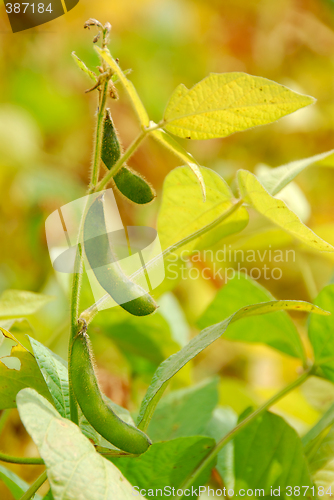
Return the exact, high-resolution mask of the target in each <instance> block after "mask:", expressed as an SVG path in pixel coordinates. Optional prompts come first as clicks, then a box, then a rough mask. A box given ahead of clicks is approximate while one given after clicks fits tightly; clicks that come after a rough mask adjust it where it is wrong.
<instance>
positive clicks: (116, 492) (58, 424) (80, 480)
mask: <svg viewBox="0 0 334 500" xmlns="http://www.w3.org/2000/svg"><path fill="white" fill-rule="evenodd" d="M17 406H18V410H19V413H20V417H21V420H22V422H23V424H24V426H25V428H26V429H27V431H28V432H29V434H30V436H31V437H32V439H33V440H34V442H35V444H36V446H37V448H38V450H39V453H40V455H41V457H42V458H43V460H44V462H45V464H46V467H47V473H48V480H49V482H50V486H51V489H52V494H53V497H54V500H64V499H65V498H80V499H82V500H115V498H119V499H122V500H123V499H124V500H130V499H132V498H133V494H132V488H131V485H130V484H129V483H128V482H127V481H126V479H125V478H124V477H123V476H122V474H121V473H120V472H119V471H118V470H117V469H116V467H115V466H114V465H113V464H111V463H110V462H109V461H108V460H106V459H105V458H103V457H102V456H101V455H99V454H98V453H97V452H96V451H95V449H94V446H93V445H92V444H91V443H90V442H89V440H88V439H87V438H86V437H85V436H84V435H83V434H82V433H81V432H80V430H79V428H78V427H77V426H76V425H75V424H73V423H72V422H70V421H69V420H66V419H64V418H62V417H61V416H60V415H59V413H58V412H57V411H56V410H55V408H54V407H53V406H52V405H51V404H50V403H48V401H46V400H45V399H44V398H42V397H41V396H40V395H39V394H37V393H36V391H34V390H32V389H24V390H23V391H21V392H20V393H19V394H18V395H17Z"/></svg>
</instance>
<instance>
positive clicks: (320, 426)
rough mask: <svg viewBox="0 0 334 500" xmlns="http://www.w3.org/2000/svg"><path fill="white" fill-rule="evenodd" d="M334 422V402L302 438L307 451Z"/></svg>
mask: <svg viewBox="0 0 334 500" xmlns="http://www.w3.org/2000/svg"><path fill="white" fill-rule="evenodd" d="M333 423H334V404H332V405H331V406H330V407H329V408H328V410H327V411H326V412H325V413H324V414H323V416H322V417H321V418H320V420H318V422H317V423H316V424H315V425H314V426H313V427H312V428H311V429H310V430H309V431H308V433H307V434H305V436H303V438H302V443H303V445H304V447H305V449H306V452H308V451H309V450H311V449H312V448H313V446H314V444H315V443H316V442H317V440H318V438H319V436H321V435H322V433H323V432H324V431H325V430H326V429H328V427H329V426H331V425H333Z"/></svg>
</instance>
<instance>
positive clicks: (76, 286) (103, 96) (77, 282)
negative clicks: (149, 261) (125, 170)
mask: <svg viewBox="0 0 334 500" xmlns="http://www.w3.org/2000/svg"><path fill="white" fill-rule="evenodd" d="M107 36H108V30H104V31H103V44H105V43H106V39H107ZM102 65H103V67H105V63H104V61H102ZM109 79H110V78H109V77H108V76H106V77H105V81H104V82H103V84H102V89H101V90H100V96H99V104H98V105H99V108H98V113H97V124H96V137H95V149H94V155H93V165H92V172H91V182H90V186H89V188H88V194H90V193H91V192H93V191H95V187H96V184H97V182H98V179H99V171H100V158H101V149H102V140H103V122H104V117H105V110H106V103H107V94H108V84H109ZM86 206H87V204H86ZM85 212H86V207H85V209H84V212H83V215H82V219H81V223H80V228H79V235H78V240H79V241H80V237H81V231H82V225H83V220H84V217H85ZM82 268H83V256H82V249H81V245H80V243H78V249H77V253H76V256H75V264H74V274H73V282H72V293H71V334H70V341H69V346H68V359H69V361H70V356H71V349H72V343H73V340H74V338H75V336H76V335H77V333H78V331H79V328H80V326H79V324H78V319H79V304H80V290H81V282H82ZM68 379H69V399H70V412H71V420H72V422H74V423H75V424H78V423H79V417H78V405H77V402H76V399H75V396H74V393H73V388H72V381H71V376H70V372H69V374H68Z"/></svg>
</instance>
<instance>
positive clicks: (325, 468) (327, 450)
mask: <svg viewBox="0 0 334 500" xmlns="http://www.w3.org/2000/svg"><path fill="white" fill-rule="evenodd" d="M333 457H334V427H332V428H331V430H330V431H329V433H328V434H327V436H325V437H324V439H323V440H322V442H321V444H320V445H319V446H318V447H317V450H316V452H315V454H314V455H313V456H312V458H311V459H310V461H309V464H310V472H311V475H312V479H313V481H314V482H315V484H316V487H317V488H319V487H323V488H324V493H325V494H324V495H321V498H323V499H327V500H330V499H331V498H332V497H333V493H334V458H333ZM326 492H328V494H326ZM330 493H331V494H330ZM319 497H320V495H319Z"/></svg>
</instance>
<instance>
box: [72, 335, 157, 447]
mask: <svg viewBox="0 0 334 500" xmlns="http://www.w3.org/2000/svg"><path fill="white" fill-rule="evenodd" d="M86 330H87V328H86V327H84V328H83V329H81V330H80V331H79V333H78V334H77V335H76V337H75V338H74V341H73V344H72V348H71V352H70V366H69V369H70V378H71V383H72V388H73V392H74V395H75V398H76V400H77V402H78V404H79V406H80V408H81V411H82V413H83V414H84V416H85V417H86V419H87V420H88V422H89V423H90V424H91V426H92V427H93V428H94V429H95V430H96V431H97V432H98V433H99V434H101V436H102V437H104V438H105V439H106V440H107V441H108V442H109V443H111V444H113V445H114V446H116V447H117V448H119V449H120V450H123V451H126V452H128V453H133V454H136V455H139V454H142V453H145V451H146V450H147V449H148V448H149V446H150V445H151V441H150V439H149V437H148V436H147V435H146V434H145V433H144V432H142V431H141V430H139V429H137V428H136V427H134V426H132V425H130V424H127V423H126V422H123V420H121V419H120V418H119V417H118V416H117V415H116V414H115V413H114V412H113V411H112V409H111V408H109V406H107V405H106V403H105V402H104V400H103V397H102V394H101V391H100V388H99V385H98V382H97V380H96V376H95V372H94V368H93V362H92V355H91V350H90V345H89V339H88V336H87V333H86Z"/></svg>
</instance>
